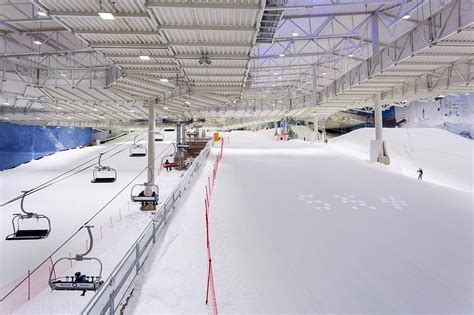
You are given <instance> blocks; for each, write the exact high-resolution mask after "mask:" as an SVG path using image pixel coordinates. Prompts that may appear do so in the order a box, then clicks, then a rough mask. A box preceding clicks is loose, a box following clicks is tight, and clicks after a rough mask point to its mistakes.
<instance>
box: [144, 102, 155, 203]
mask: <svg viewBox="0 0 474 315" xmlns="http://www.w3.org/2000/svg"><path fill="white" fill-rule="evenodd" d="M155 113H156V108H155V104H153V103H152V102H148V183H149V184H155V178H154V177H155V176H154V175H155ZM146 193H149V194H151V191H148V192H147V191H145V194H146Z"/></svg>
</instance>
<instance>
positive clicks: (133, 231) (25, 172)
mask: <svg viewBox="0 0 474 315" xmlns="http://www.w3.org/2000/svg"><path fill="white" fill-rule="evenodd" d="M134 136H135V134H131V135H128V136H125V137H122V138H119V139H117V140H114V141H112V142H110V143H107V144H105V145H101V146H97V147H87V148H82V149H75V150H68V151H65V152H59V153H57V154H54V155H51V156H48V157H45V158H43V159H41V160H37V161H32V162H31V163H28V164H25V165H21V166H19V167H17V168H15V169H12V170H8V171H4V172H2V173H0V179H1V181H2V189H1V201H2V202H5V201H7V200H9V199H11V198H13V197H15V196H16V195H18V194H19V192H20V191H21V190H24V189H31V188H33V187H35V186H37V185H39V184H41V183H43V182H45V181H47V180H49V179H51V178H53V177H55V176H57V175H59V174H61V173H63V172H65V171H66V170H69V169H71V168H73V167H75V166H77V165H79V164H81V163H83V162H85V161H87V160H89V159H94V161H93V162H92V164H93V163H94V162H95V157H96V156H97V155H98V153H99V152H104V151H106V150H110V149H112V148H114V147H115V146H117V148H116V149H113V150H112V151H111V152H110V153H109V154H108V155H105V156H104V157H105V158H104V161H103V163H102V164H103V165H109V166H111V167H113V168H115V169H116V170H117V174H118V176H117V181H116V182H115V183H112V184H92V183H91V182H90V181H91V177H92V174H91V173H92V168H88V169H86V170H84V171H82V172H80V173H78V174H75V175H74V176H71V177H69V178H64V179H63V180H61V181H60V182H57V183H54V184H53V185H51V186H49V187H47V188H45V189H43V190H40V191H38V192H36V193H34V194H32V195H31V196H28V197H27V198H26V199H25V208H26V210H30V211H36V212H39V213H42V214H45V215H47V216H48V217H49V218H50V219H51V226H52V231H51V233H50V235H49V237H48V238H47V239H44V240H39V241H5V240H4V237H5V236H6V235H7V234H9V233H11V225H10V219H11V215H12V213H17V212H19V201H16V202H13V203H11V204H8V205H6V206H4V207H2V212H1V214H0V215H1V217H0V218H1V227H2V240H1V241H0V251H1V253H2V255H1V268H0V279H1V282H0V288H1V289H0V293H1V295H2V296H3V295H4V294H5V293H7V292H8V291H9V290H10V289H11V288H12V287H13V286H14V285H15V284H16V283H18V281H19V280H20V279H22V278H23V277H24V276H25V274H26V272H27V270H33V269H34V268H35V267H36V266H38V265H39V264H40V263H41V262H42V261H43V260H45V259H47V258H48V256H49V255H50V254H51V253H52V252H53V250H55V249H56V248H57V247H58V246H59V245H60V244H62V243H63V242H64V241H65V240H66V239H67V238H68V237H69V236H71V235H72V234H73V233H74V232H76V231H77V230H78V229H79V228H80V226H81V225H82V224H84V223H85V222H86V221H87V220H89V219H90V218H91V217H92V216H93V215H94V214H95V213H96V212H97V211H99V209H101V208H103V210H102V211H101V212H100V213H99V214H98V215H97V216H96V217H95V218H94V219H93V220H92V221H90V224H91V225H94V226H95V227H94V229H93V235H94V248H93V250H92V252H91V254H90V256H93V257H98V258H99V259H100V260H101V261H102V263H103V265H104V270H103V274H102V276H103V277H106V276H107V275H108V274H109V272H110V271H111V270H112V269H113V268H114V267H115V265H116V263H117V261H119V260H120V259H121V258H122V256H123V255H124V253H125V252H126V251H127V250H128V248H129V247H130V246H131V244H133V242H134V241H135V240H136V238H137V236H138V235H139V234H140V233H141V232H142V230H143V228H144V227H145V226H146V224H148V222H149V220H150V214H149V213H146V212H142V211H140V210H139V204H136V203H131V202H130V189H131V186H132V185H133V184H135V183H143V182H145V181H146V178H147V173H146V172H145V171H143V170H144V168H145V167H146V164H147V157H138V158H137V157H134V158H131V157H129V153H130V151H129V148H128V146H129V145H131V144H132V143H133V138H134ZM174 137H175V134H174V133H166V134H165V141H164V142H156V143H155V151H156V156H157V157H158V156H160V154H169V153H171V152H172V151H173V147H172V146H171V142H172V141H173V140H174ZM140 144H143V145H146V139H144V140H143V141H141V142H140ZM119 151H120V152H119ZM114 153H117V154H115V155H114ZM160 161H161V156H160V157H159V158H158V159H157V162H156V170H157V172H158V169H159V165H160ZM141 171H143V173H142V174H141V175H139V176H138V177H137V175H138V174H139V173H140V172H141ZM181 175H182V172H178V171H172V172H170V173H167V172H161V174H160V175H159V176H158V177H157V178H156V182H157V184H158V185H159V188H160V199H161V200H164V199H166V198H167V197H168V195H169V194H170V193H171V192H172V191H173V189H174V188H175V186H176V185H177V183H178V182H179V179H180V176H181ZM135 177H136V179H135V180H134V178H135ZM130 182H133V184H131V185H129V186H128V187H126V186H127V185H128V184H129V183H130ZM6 183H8V185H6ZM114 196H116V197H115V199H114V200H113V201H112V202H110V203H108V202H109V201H110V200H111V199H112V198H114ZM87 239H88V237H87V232H86V231H85V230H83V231H80V232H79V233H78V234H77V236H76V237H74V238H73V239H72V240H71V241H69V242H68V243H67V244H66V245H65V246H64V247H63V249H61V250H60V251H59V252H58V253H57V254H55V255H53V256H52V259H51V261H47V262H46V263H45V264H43V265H42V266H41V267H40V269H38V270H37V271H36V272H34V273H33V274H32V276H31V279H30V280H31V281H30V282H31V287H32V289H31V300H30V301H29V302H28V303H26V302H27V282H24V283H23V284H22V285H21V286H20V288H19V289H17V290H15V291H14V293H13V294H12V295H11V296H10V297H9V298H7V299H6V300H5V301H4V302H2V304H1V305H0V306H1V307H2V314H3V313H4V312H5V313H7V312H11V311H12V310H15V309H17V312H18V313H19V314H29V313H57V312H61V313H77V312H79V311H80V310H81V308H82V306H83V305H85V303H87V301H88V298H87V297H91V296H92V294H87V295H86V297H85V298H84V297H80V296H79V294H80V293H78V292H67V291H63V292H51V291H50V289H49V288H48V284H47V281H48V276H49V275H48V271H49V268H51V263H52V261H55V260H57V259H59V258H61V257H64V256H66V257H67V256H69V255H73V256H74V255H75V254H77V253H81V252H84V251H85V248H86V244H87V243H86V242H88V241H87ZM75 271H81V272H83V273H85V274H87V275H96V274H97V272H98V266H96V265H92V264H89V263H79V262H75V263H74V264H73V265H72V268H71V266H70V265H69V262H66V263H65V264H61V265H59V266H58V274H57V275H58V276H60V275H71V274H73V273H74V272H75ZM20 306H21V307H20ZM18 307H20V308H18ZM52 310H54V311H52Z"/></svg>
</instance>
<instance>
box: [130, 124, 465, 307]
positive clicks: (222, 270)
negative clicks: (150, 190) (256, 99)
mask: <svg viewBox="0 0 474 315" xmlns="http://www.w3.org/2000/svg"><path fill="white" fill-rule="evenodd" d="M362 132H364V131H362ZM405 132H406V131H405ZM222 136H223V137H224V139H225V140H226V145H225V147H224V157H223V159H222V161H221V163H220V166H219V171H218V174H217V181H216V186H215V190H214V191H213V193H212V197H211V207H210V210H209V212H210V239H211V247H212V253H213V254H212V256H213V266H214V278H215V282H216V295H217V302H218V308H219V312H220V313H224V314H226V313H227V314H228V313H268V314H270V313H368V314H381V313H385V314H388V313H390V314H407V313H412V314H416V313H430V314H433V313H436V314H448V313H449V314H452V313H458V314H472V312H473V305H472V300H473V299H472V297H473V288H472V286H473V284H472V266H473V258H472V257H473V256H472V248H473V215H472V211H473V209H472V195H471V193H470V192H466V191H462V190H459V189H452V188H449V187H446V186H442V185H437V184H434V183H432V182H428V181H419V180H416V179H415V178H412V176H406V175H404V174H403V172H398V173H397V172H393V171H392V170H391V169H390V168H387V167H383V166H380V165H375V164H370V163H368V162H367V155H366V157H365V158H364V159H362V158H361V159H357V158H354V154H353V153H352V151H347V153H348V154H345V153H344V151H341V150H340V149H335V143H329V144H328V145H325V144H311V143H307V142H303V141H299V140H295V141H289V142H277V141H275V140H274V137H273V135H272V134H270V133H269V132H268V131H267V132H261V133H252V132H231V133H229V134H223V135H222ZM386 136H387V137H390V134H389V133H386ZM422 136H423V134H422V133H420V134H419V135H417V136H413V137H412V141H413V139H416V140H415V142H414V143H416V144H415V145H416V146H418V145H420V146H421V144H420V143H419V142H416V141H417V140H420V141H421V139H420V138H419V137H422ZM426 136H427V137H428V138H431V136H432V135H431V134H430V133H428V134H426ZM341 139H343V138H341ZM366 140H367V138H366V137H364V141H366ZM445 140H446V138H443V137H439V138H437V139H433V141H437V142H440V146H442V145H443V144H442V143H443V142H445ZM426 141H428V140H426ZM452 141H456V140H452ZM452 141H449V142H448V143H444V145H445V146H448V145H450V143H451V144H452V143H453V142H452ZM341 143H342V140H341ZM349 143H350V142H349V141H348V142H347V144H349ZM422 147H423V148H429V149H430V150H431V149H432V150H431V151H429V152H430V154H426V155H423V159H424V160H423V161H425V162H426V163H428V162H430V163H432V164H429V165H433V166H434V165H436V163H439V162H440V161H445V160H446V161H447V163H452V161H451V160H450V157H452V155H446V154H444V153H442V152H438V151H440V150H434V147H433V145H428V144H427V143H426V142H425V143H424V145H423V146H422ZM389 148H390V147H389ZM392 152H395V151H394V150H393V149H392ZM451 152H453V151H451ZM456 154H459V155H466V154H468V153H467V152H464V151H463V152H457V151H456ZM430 156H431V157H432V159H431V160H430V159H429V157H430ZM440 156H441V157H440ZM212 160H213V159H212V158H211V159H210V161H209V162H208V165H207V166H206V167H205V169H204V171H203V172H202V175H201V178H200V180H199V181H198V182H197V183H196V185H195V186H194V188H193V189H192V190H191V191H190V195H189V197H188V199H187V201H186V202H185V203H184V204H183V206H182V207H181V208H180V209H179V210H178V211H177V212H176V213H175V216H174V218H173V220H172V221H171V222H170V224H169V226H168V230H167V231H166V234H165V236H164V238H163V240H162V242H161V244H160V246H159V247H158V248H156V249H155V253H154V260H150V261H148V263H147V266H146V271H147V272H146V273H144V274H142V275H141V278H140V279H139V281H137V285H136V287H135V289H134V292H133V294H132V298H131V300H130V301H129V304H128V306H127V308H126V310H125V311H126V313H129V314H147V313H148V314H152V313H204V312H207V309H206V308H205V305H204V299H205V293H206V281H207V254H206V244H205V243H206V242H205V219H204V213H205V212H204V194H205V190H204V185H205V184H206V183H207V176H209V175H210V173H211V171H212V164H211V163H212ZM426 165H428V164H426ZM417 166H418V165H417ZM421 166H425V165H421ZM439 167H442V166H439ZM427 169H428V170H429V168H427ZM414 171H416V170H414ZM466 171H471V169H470V168H469V169H467V170H466ZM426 173H427V177H429V176H431V174H430V172H429V171H427V172H426ZM456 174H458V173H456Z"/></svg>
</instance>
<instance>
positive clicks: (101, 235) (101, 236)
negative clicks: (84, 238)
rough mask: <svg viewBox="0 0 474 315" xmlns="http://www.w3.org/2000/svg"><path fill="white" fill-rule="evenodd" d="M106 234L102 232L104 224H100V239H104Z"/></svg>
mask: <svg viewBox="0 0 474 315" xmlns="http://www.w3.org/2000/svg"><path fill="white" fill-rule="evenodd" d="M103 238H104V235H103V234H102V225H101V226H100V239H103Z"/></svg>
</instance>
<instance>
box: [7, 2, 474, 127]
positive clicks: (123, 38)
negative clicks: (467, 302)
mask: <svg viewBox="0 0 474 315" xmlns="http://www.w3.org/2000/svg"><path fill="white" fill-rule="evenodd" d="M101 2H102V7H103V10H104V11H105V12H110V13H112V14H113V15H114V17H115V19H114V20H103V19H101V18H100V17H99V15H98V13H99V11H100V8H99V1H98V0H77V1H60V0H33V1H31V2H29V1H24V0H10V1H7V0H0V35H1V37H0V49H1V54H0V79H1V86H0V88H1V90H0V92H1V94H0V102H1V103H0V105H1V108H0V109H1V111H0V119H1V120H10V121H18V122H24V123H37V124H63V125H64V124H68V125H77V126H85V125H90V126H101V125H102V126H111V125H116V126H126V125H130V126H136V125H137V124H139V123H142V122H143V121H145V120H146V119H147V112H148V110H147V107H148V106H151V105H153V106H157V112H158V114H159V115H160V116H162V117H164V116H166V117H170V118H178V119H181V118H182V119H189V118H193V117H198V118H207V119H209V121H214V122H217V121H219V122H220V123H221V124H228V125H239V126H241V125H242V124H252V123H256V122H261V121H263V122H266V121H271V120H276V119H279V118H281V117H284V116H285V115H286V116H291V117H296V118H303V119H310V118H312V117H314V115H316V114H318V115H320V116H321V117H327V116H328V115H331V114H332V113H334V112H337V111H340V110H345V109H350V108H360V107H365V106H371V104H372V98H373V96H374V94H376V93H380V94H381V95H382V100H383V102H384V103H386V104H389V103H394V102H401V101H402V100H407V101H409V100H414V99H419V98H425V97H434V96H437V95H439V94H450V93H452V94H457V93H463V92H469V91H471V90H472V87H471V84H472V80H473V72H474V67H472V63H473V56H472V49H473V46H474V37H473V34H474V11H473V6H474V3H473V1H472V0H318V1H312V0H266V1H265V0H147V1H145V0H128V1H111V0H102V1H101ZM38 12H44V14H42V15H39V14H38ZM140 56H142V57H140ZM200 61H201V62H200ZM206 61H210V62H209V63H208V62H206ZM323 119H325V118H323ZM236 120H238V121H239V122H238V124H236Z"/></svg>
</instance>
